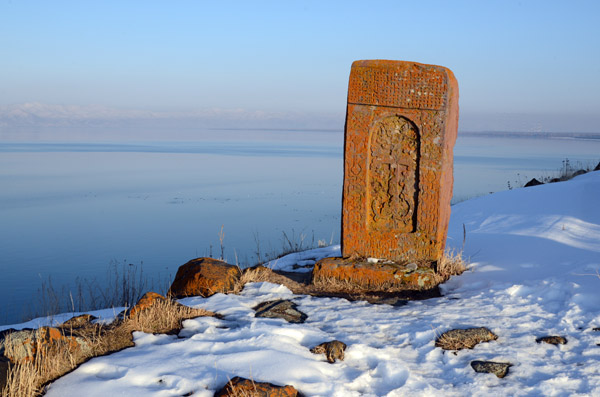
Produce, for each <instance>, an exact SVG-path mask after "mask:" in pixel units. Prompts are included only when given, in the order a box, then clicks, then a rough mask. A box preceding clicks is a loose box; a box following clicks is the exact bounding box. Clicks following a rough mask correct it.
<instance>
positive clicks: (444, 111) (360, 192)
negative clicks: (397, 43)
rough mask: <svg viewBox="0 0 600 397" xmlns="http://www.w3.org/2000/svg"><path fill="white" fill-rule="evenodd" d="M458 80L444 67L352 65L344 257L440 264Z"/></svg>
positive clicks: (376, 62) (394, 63) (385, 63)
mask: <svg viewBox="0 0 600 397" xmlns="http://www.w3.org/2000/svg"><path fill="white" fill-rule="evenodd" d="M457 128H458V83H457V82H456V79H455V77H454V75H453V73H452V72H451V71H450V70H449V69H447V68H444V67H441V66H435V65H424V64H420V63H414V62H403V61H387V60H369V61H356V62H354V63H353V64H352V69H351V72H350V82H349V87H348V107H347V113H346V129H345V148H344V190H343V199H342V208H343V210H342V255H343V257H345V258H347V257H367V258H368V257H372V258H381V259H386V260H389V261H393V262H396V263H404V264H406V263H408V262H424V261H429V262H432V263H433V262H436V261H438V260H439V259H440V258H441V257H442V255H443V253H444V247H445V242H446V233H447V229H448V222H449V219H450V199H451V198H452V183H453V175H452V172H453V154H452V150H453V147H454V142H455V140H456V133H457Z"/></svg>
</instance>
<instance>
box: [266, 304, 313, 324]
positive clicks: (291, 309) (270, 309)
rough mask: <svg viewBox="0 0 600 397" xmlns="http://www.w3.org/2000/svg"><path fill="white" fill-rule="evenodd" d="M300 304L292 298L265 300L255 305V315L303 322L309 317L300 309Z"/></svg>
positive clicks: (291, 321)
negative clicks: (291, 299)
mask: <svg viewBox="0 0 600 397" xmlns="http://www.w3.org/2000/svg"><path fill="white" fill-rule="evenodd" d="M297 307H298V305H296V304H295V303H294V302H292V301H290V300H287V299H286V300H284V299H278V300H275V301H268V302H263V303H261V304H259V305H257V306H255V307H254V310H255V311H256V314H255V315H254V316H255V317H267V318H282V319H284V320H286V321H288V322H290V323H303V322H304V321H305V320H306V318H307V317H308V316H307V315H306V314H304V313H302V312H301V311H300V310H298V309H296V308H297Z"/></svg>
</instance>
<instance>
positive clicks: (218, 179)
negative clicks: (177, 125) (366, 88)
mask: <svg viewBox="0 0 600 397" xmlns="http://www.w3.org/2000/svg"><path fill="white" fill-rule="evenodd" d="M328 134H330V135H329V136H328V139H324V140H322V141H320V140H313V141H312V143H311V144H307V140H301V139H295V140H276V141H264V140H262V141H247V142H246V141H241V140H234V141H224V142H208V141H204V142H156V143H114V144H107V143H101V144H89V143H53V144H50V143H48V144H43V143H0V267H1V269H2V277H0V300H1V301H2V302H3V305H2V307H1V308H0V324H2V323H11V322H15V321H20V320H22V319H23V317H24V316H26V315H28V314H33V313H34V310H33V309H32V308H34V307H36V306H39V305H40V302H39V299H40V296H39V295H38V292H37V291H38V289H40V287H41V284H42V282H47V280H49V279H50V280H51V282H52V284H53V286H54V288H55V289H60V288H61V287H63V286H66V287H68V288H74V287H73V286H74V285H75V280H76V278H79V279H85V280H88V281H90V280H97V281H98V282H99V283H102V282H103V280H106V274H107V272H108V269H109V267H110V264H111V263H112V264H115V263H117V264H125V265H127V264H130V263H131V264H135V265H137V266H141V267H142V268H143V271H144V273H145V275H146V276H148V277H149V278H150V279H153V280H154V282H155V283H157V284H160V285H161V286H163V287H164V286H165V285H168V283H169V282H170V280H171V279H172V276H173V275H174V274H175V272H176V271H177V268H178V267H179V266H180V265H182V264H183V263H185V262H187V261H188V260H189V259H192V258H195V257H198V256H209V255H211V254H212V256H215V257H219V256H220V255H221V244H220V240H219V232H220V231H221V230H223V233H224V240H223V247H224V257H225V258H226V259H227V260H228V261H229V262H230V263H236V262H237V263H239V264H240V266H242V267H244V266H247V265H251V264H254V263H256V261H257V259H258V252H259V251H260V255H261V257H262V259H264V258H265V257H266V256H267V255H275V254H277V253H280V252H281V251H282V250H283V249H284V248H286V247H287V245H288V243H287V241H286V237H285V236H287V238H289V239H290V240H292V241H293V242H294V243H295V244H300V242H302V244H303V246H305V247H310V246H313V245H316V244H317V243H318V240H322V241H323V242H325V243H326V244H330V243H338V242H339V239H340V212H341V190H342V178H343V171H342V165H343V164H342V162H343V159H342V139H343V138H342V134H341V133H335V134H333V135H331V134H332V133H328ZM314 142H317V143H314ZM566 158H569V160H570V162H571V164H574V165H575V164H577V163H578V162H580V163H581V164H583V165H584V166H587V165H592V166H595V165H596V163H598V161H599V160H600V140H597V139H596V140H581V139H560V140H558V139H526V138H490V137H474V136H464V137H462V136H461V137H459V139H458V141H457V145H456V147H455V189H454V200H455V201H460V200H464V199H467V198H470V197H474V196H478V195H482V194H488V193H490V192H496V191H500V190H506V189H508V182H510V183H511V185H512V186H516V185H518V184H519V183H520V184H523V183H525V182H526V181H527V180H529V179H531V178H533V177H540V176H546V175H551V174H554V173H556V171H557V170H558V169H559V168H560V167H561V166H562V162H563V160H565V159H566ZM284 233H285V236H284Z"/></svg>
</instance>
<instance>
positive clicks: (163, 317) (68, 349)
mask: <svg viewBox="0 0 600 397" xmlns="http://www.w3.org/2000/svg"><path fill="white" fill-rule="evenodd" d="M200 316H215V314H214V313H212V312H209V311H206V310H203V309H194V308H191V307H188V306H184V305H181V304H179V303H177V302H175V301H172V300H170V299H165V300H156V301H155V303H154V304H153V305H152V306H150V307H148V308H147V309H144V310H140V311H138V312H136V313H135V315H133V316H131V317H130V318H125V319H124V320H117V321H115V322H114V323H113V324H111V325H108V326H100V325H97V324H91V323H90V324H87V325H86V326H84V327H82V328H77V329H71V330H63V332H64V333H65V334H66V335H65V336H66V337H67V338H68V337H70V336H73V337H77V338H78V341H79V342H80V343H79V345H78V346H74V345H73V344H72V343H71V344H70V343H69V342H68V340H65V341H62V340H59V341H55V342H53V343H51V344H44V343H43V342H42V340H43V338H41V337H37V338H35V341H34V350H35V352H36V354H35V355H34V357H33V360H29V361H24V362H21V363H17V364H14V365H11V366H10V369H9V371H8V374H7V383H6V386H5V387H4V388H3V389H2V391H1V393H2V394H1V395H2V397H9V396H10V397H13V396H14V397H32V396H38V395H41V393H43V391H44V386H45V385H46V384H48V383H49V382H51V381H53V380H55V379H57V378H59V377H61V376H63V375H65V374H67V373H68V372H70V371H72V370H74V369H75V368H77V366H79V365H80V364H82V363H83V362H85V361H87V360H89V359H90V358H92V357H97V356H102V355H106V354H109V353H113V352H116V351H119V350H122V349H124V348H126V347H131V346H133V345H134V344H133V337H132V332H133V331H142V332H148V333H173V332H176V331H178V330H180V329H181V323H182V321H183V320H186V319H189V318H195V317H200ZM39 332H40V331H39V330H38V336H40V335H39ZM7 338H10V335H9V336H7ZM81 346H84V348H82V347H81ZM5 354H6V355H7V356H10V354H11V351H10V349H9V350H7V351H6V352H5Z"/></svg>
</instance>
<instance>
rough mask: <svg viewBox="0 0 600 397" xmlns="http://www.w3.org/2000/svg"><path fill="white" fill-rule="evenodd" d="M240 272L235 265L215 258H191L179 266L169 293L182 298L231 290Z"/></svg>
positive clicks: (206, 295)
mask: <svg viewBox="0 0 600 397" xmlns="http://www.w3.org/2000/svg"><path fill="white" fill-rule="evenodd" d="M240 274H241V272H240V269H239V268H238V267H237V266H233V265H229V264H227V263H225V262H223V261H220V260H217V259H212V258H198V259H193V260H191V261H189V262H188V263H186V264H185V265H182V266H180V267H179V269H178V270H177V274H176V275H175V280H173V284H171V288H170V289H169V294H170V295H172V296H173V297H175V298H183V297H186V296H203V297H208V296H211V295H214V294H216V293H218V292H223V293H227V292H231V291H233V289H234V286H235V283H236V281H237V280H238V279H239V277H240Z"/></svg>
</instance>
